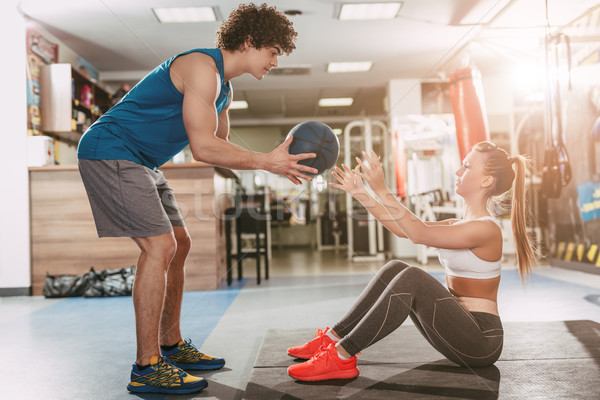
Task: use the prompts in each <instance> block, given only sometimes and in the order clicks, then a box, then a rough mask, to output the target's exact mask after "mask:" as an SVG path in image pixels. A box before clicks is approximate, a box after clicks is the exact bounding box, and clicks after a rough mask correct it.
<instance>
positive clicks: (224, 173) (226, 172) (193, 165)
mask: <svg viewBox="0 0 600 400" xmlns="http://www.w3.org/2000/svg"><path fill="white" fill-rule="evenodd" d="M171 168H173V169H176V168H214V169H215V171H216V172H217V173H219V175H221V176H223V177H225V178H232V179H235V180H239V179H240V177H239V175H238V174H237V173H236V172H235V171H232V170H230V169H227V168H222V167H215V166H214V165H211V164H208V163H205V162H201V161H194V162H191V163H183V164H173V163H166V164H163V165H161V167H160V168H158V169H171ZM29 171H30V172H36V171H46V172H47V171H77V165H75V164H69V165H46V166H44V167H29Z"/></svg>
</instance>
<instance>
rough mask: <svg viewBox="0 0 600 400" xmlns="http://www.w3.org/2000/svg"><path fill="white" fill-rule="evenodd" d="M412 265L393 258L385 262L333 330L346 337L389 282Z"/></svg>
mask: <svg viewBox="0 0 600 400" xmlns="http://www.w3.org/2000/svg"><path fill="white" fill-rule="evenodd" d="M408 267H410V265H408V264H406V263H404V262H402V261H399V260H392V261H390V262H388V263H387V264H385V265H384V266H383V267H382V268H381V269H380V270H379V272H377V274H376V275H375V276H374V277H373V279H371V281H370V282H369V284H368V285H367V287H366V288H365V289H364V290H363V292H362V293H361V295H360V296H359V297H358V299H357V300H356V301H355V302H354V304H353V305H352V307H350V310H349V311H348V312H347V313H346V315H344V316H343V317H342V319H340V321H339V322H338V323H337V324H336V325H334V327H333V331H334V332H335V333H336V334H337V335H339V336H340V337H344V336H346V335H347V334H349V333H350V331H352V329H354V327H355V326H356V324H358V322H359V321H360V320H361V319H362V318H363V317H364V316H365V314H366V313H367V312H368V311H369V310H370V309H371V307H373V304H375V303H376V302H377V300H378V299H379V297H380V296H381V294H382V293H383V292H384V290H385V289H386V287H387V286H388V285H389V283H390V282H391V281H392V280H393V279H394V278H395V277H396V276H397V275H398V274H399V273H400V272H402V271H403V270H404V269H405V268H408Z"/></svg>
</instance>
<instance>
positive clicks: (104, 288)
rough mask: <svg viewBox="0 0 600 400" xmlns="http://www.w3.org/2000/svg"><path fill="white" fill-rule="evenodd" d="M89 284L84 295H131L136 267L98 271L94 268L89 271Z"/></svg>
mask: <svg viewBox="0 0 600 400" xmlns="http://www.w3.org/2000/svg"><path fill="white" fill-rule="evenodd" d="M88 275H89V278H88V282H87V283H88V285H87V288H86V289H85V290H84V292H83V297H113V296H131V290H132V288H133V279H134V277H135V267H134V266H130V267H126V268H120V269H112V270H110V269H109V270H104V271H99V272H96V271H94V268H92V269H91V270H90V272H89V273H88Z"/></svg>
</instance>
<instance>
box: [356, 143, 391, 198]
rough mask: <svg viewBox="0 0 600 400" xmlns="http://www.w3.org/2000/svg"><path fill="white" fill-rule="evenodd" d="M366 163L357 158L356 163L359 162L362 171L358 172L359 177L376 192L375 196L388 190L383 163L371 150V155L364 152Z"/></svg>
mask: <svg viewBox="0 0 600 400" xmlns="http://www.w3.org/2000/svg"><path fill="white" fill-rule="evenodd" d="M362 153H363V157H364V158H365V161H363V160H361V159H360V158H358V157H356V161H357V162H358V166H359V167H360V169H361V170H362V172H361V171H360V170H358V169H357V170H356V173H357V175H358V176H359V177H361V178H362V179H364V180H365V182H367V183H368V184H369V186H370V187H371V189H372V190H373V192H375V194H379V193H381V192H383V191H386V190H387V186H386V184H385V178H384V176H383V168H382V167H381V163H380V162H379V156H378V155H377V154H375V152H374V151H373V150H371V154H367V153H366V152H364V151H363V152H362Z"/></svg>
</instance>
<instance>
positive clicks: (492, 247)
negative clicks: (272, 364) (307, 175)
mask: <svg viewBox="0 0 600 400" xmlns="http://www.w3.org/2000/svg"><path fill="white" fill-rule="evenodd" d="M363 155H364V161H363V160H361V159H360V158H358V157H357V161H358V166H357V167H356V168H355V169H354V170H351V169H350V168H348V167H347V166H345V165H343V167H344V170H342V169H340V168H336V172H334V174H333V175H334V177H335V178H336V179H337V181H338V182H339V183H332V184H331V186H333V187H336V188H339V189H342V190H345V191H346V192H348V193H349V194H351V195H352V196H353V197H354V198H355V199H357V200H358V201H359V202H360V203H361V204H362V205H363V206H364V207H365V208H366V209H367V210H368V211H369V212H370V213H371V214H373V216H374V217H375V218H376V219H377V220H378V221H379V222H381V223H382V224H383V225H384V226H385V227H386V228H387V229H389V230H390V231H391V232H393V233H394V234H396V235H398V236H399V237H405V238H408V239H409V240H411V241H412V242H414V243H417V244H424V245H427V246H432V247H437V248H439V249H440V252H439V259H440V262H441V264H442V266H444V267H445V269H446V284H447V286H448V289H446V288H445V287H444V286H443V285H442V284H440V283H439V282H438V281H437V280H436V279H434V278H433V277H432V276H431V275H429V274H428V273H426V272H425V271H423V270H422V269H419V268H417V267H413V266H410V265H408V264H406V263H404V262H402V261H390V262H389V263H387V264H386V265H385V266H384V267H383V268H382V269H381V270H380V271H379V272H378V273H377V275H376V276H375V277H374V278H373V279H372V280H371V282H370V283H369V284H368V286H367V288H366V289H365V290H364V291H363V293H362V294H361V295H360V297H359V298H358V300H357V301H356V302H355V303H354V305H353V306H352V308H351V309H350V310H349V311H348V312H347V313H346V315H345V316H344V317H343V318H342V319H341V320H340V321H339V322H338V323H337V324H336V325H335V326H334V327H333V329H326V330H325V331H321V330H319V331H317V334H316V335H315V338H314V339H313V340H311V341H310V342H308V343H306V344H304V345H302V346H298V347H292V348H290V349H288V354H289V355H291V356H293V357H297V358H304V359H309V360H308V361H306V362H303V363H300V364H296V365H292V366H290V367H289V368H288V374H289V375H290V376H291V377H293V378H295V379H298V380H302V381H321V380H328V379H347V378H354V377H356V376H358V374H359V371H358V368H357V367H356V356H355V354H356V353H358V352H359V351H361V350H362V349H364V348H366V347H368V346H370V345H372V344H374V343H376V342H377V341H379V340H381V339H382V338H384V337H385V336H387V335H389V334H390V333H391V332H393V331H394V330H395V329H396V328H398V327H399V326H400V325H401V324H402V323H403V322H404V321H405V320H406V318H407V317H408V316H410V317H411V319H412V320H413V322H414V324H415V326H416V327H417V329H418V330H419V331H420V332H421V333H422V334H423V336H424V337H425V339H427V341H428V342H429V343H430V344H431V345H432V346H433V347H434V348H435V349H436V350H438V351H439V352H440V353H441V354H443V355H444V356H445V357H447V358H448V359H449V360H451V361H453V362H455V363H457V364H460V365H464V366H470V367H479V366H487V365H491V364H493V363H494V362H495V361H496V360H497V359H498V357H500V352H501V351H502V342H503V330H502V323H501V321H500V317H499V315H498V307H497V303H496V299H497V292H498V285H499V283H500V268H501V259H502V232H501V230H500V227H499V226H498V225H497V223H496V221H495V219H494V218H493V217H492V216H491V214H490V211H489V210H490V209H492V208H493V206H494V204H495V203H497V202H498V201H499V200H501V198H500V199H499V196H501V195H507V194H508V191H509V189H511V187H512V188H513V191H512V210H511V220H512V226H513V234H514V236H515V243H516V246H517V263H518V266H519V273H520V275H521V280H522V281H523V282H525V281H526V279H527V277H528V276H529V275H530V273H531V266H532V265H533V264H534V263H535V255H534V252H533V249H532V246H531V243H530V241H529V238H528V236H527V231H526V225H525V218H526V211H525V170H526V163H527V160H526V159H525V158H524V157H522V156H513V157H509V156H508V154H507V153H506V152H505V151H504V150H502V149H500V148H499V147H497V146H496V145H494V144H493V143H490V142H481V143H478V144H477V145H475V147H474V148H473V150H472V151H471V152H470V153H469V154H468V155H467V157H466V158H465V159H464V161H463V164H462V166H461V167H460V168H459V169H458V171H456V176H457V179H456V193H457V194H458V195H460V196H461V197H462V198H463V199H464V202H465V210H464V218H463V219H462V220H458V219H450V220H445V221H439V222H424V221H421V220H420V219H419V218H417V216H415V215H414V214H413V213H411V212H410V211H409V210H408V209H407V208H406V207H404V205H403V204H402V203H400V202H399V201H398V200H397V198H396V197H395V196H394V195H393V194H392V193H391V192H390V190H389V189H388V188H387V187H386V185H385V180H384V176H383V170H382V168H381V164H380V162H379V157H377V155H376V154H375V153H374V152H371V154H370V155H369V154H367V153H365V152H363ZM363 180H364V181H366V182H367V183H368V184H369V186H370V187H371V189H372V191H373V193H374V194H375V195H376V196H377V197H378V198H379V201H377V200H376V199H375V198H374V197H373V196H372V195H370V194H369V192H367V190H366V189H365V186H364V184H363ZM513 182H514V185H513Z"/></svg>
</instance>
